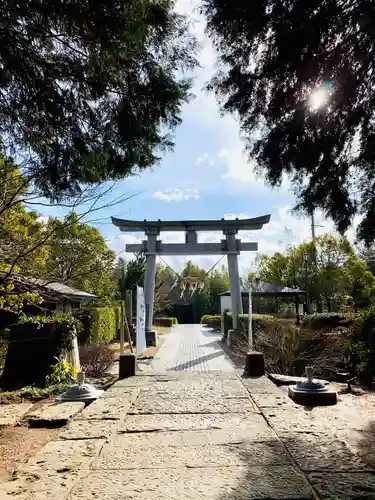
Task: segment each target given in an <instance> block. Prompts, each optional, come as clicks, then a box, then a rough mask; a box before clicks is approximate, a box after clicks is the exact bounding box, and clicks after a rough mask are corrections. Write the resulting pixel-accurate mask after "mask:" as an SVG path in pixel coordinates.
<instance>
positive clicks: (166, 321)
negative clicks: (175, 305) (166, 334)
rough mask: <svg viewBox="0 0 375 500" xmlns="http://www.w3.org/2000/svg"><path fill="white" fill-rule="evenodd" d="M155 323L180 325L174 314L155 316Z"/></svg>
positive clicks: (167, 326)
mask: <svg viewBox="0 0 375 500" xmlns="http://www.w3.org/2000/svg"><path fill="white" fill-rule="evenodd" d="M154 325H155V326H164V327H166V328H170V327H172V326H174V325H178V321H177V318H174V317H172V316H170V317H167V316H165V317H159V318H154Z"/></svg>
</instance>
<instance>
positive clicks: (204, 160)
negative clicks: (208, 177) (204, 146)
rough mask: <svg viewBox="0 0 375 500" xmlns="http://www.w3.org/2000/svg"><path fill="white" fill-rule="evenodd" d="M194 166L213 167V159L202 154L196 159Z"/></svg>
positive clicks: (206, 154)
mask: <svg viewBox="0 0 375 500" xmlns="http://www.w3.org/2000/svg"><path fill="white" fill-rule="evenodd" d="M195 165H209V166H210V167H212V166H214V165H215V158H214V157H213V156H212V155H209V154H208V153H203V154H201V155H199V156H198V157H197V159H196V160H195Z"/></svg>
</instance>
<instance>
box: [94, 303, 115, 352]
mask: <svg viewBox="0 0 375 500" xmlns="http://www.w3.org/2000/svg"><path fill="white" fill-rule="evenodd" d="M116 336H117V330H116V313H115V310H114V308H113V307H95V308H93V309H92V323H91V339H90V340H91V343H92V344H108V343H109V342H111V340H113V339H114V338H115V337H116Z"/></svg>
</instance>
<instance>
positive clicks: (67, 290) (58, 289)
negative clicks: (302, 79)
mask: <svg viewBox="0 0 375 500" xmlns="http://www.w3.org/2000/svg"><path fill="white" fill-rule="evenodd" d="M32 282H33V283H35V284H37V285H39V286H41V287H43V288H46V289H47V290H50V291H51V292H52V293H55V294H57V295H63V296H65V297H67V298H70V299H77V300H96V299H97V298H98V297H97V295H94V294H93V293H88V292H83V291H82V290H77V289H76V288H73V287H71V286H67V285H64V284H63V283H57V282H52V283H51V282H49V281H48V280H42V279H33V280H32Z"/></svg>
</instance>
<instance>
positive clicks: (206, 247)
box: [112, 215, 271, 344]
mask: <svg viewBox="0 0 375 500" xmlns="http://www.w3.org/2000/svg"><path fill="white" fill-rule="evenodd" d="M270 218H271V216H270V215H263V216H262V217H255V218H252V219H233V220H226V219H221V220H191V221H160V220H157V221H147V220H144V221H134V220H125V219H117V218H115V217H112V223H113V224H114V225H115V226H117V227H118V228H119V229H120V230H121V231H123V232H129V233H134V232H144V233H145V234H146V236H147V240H145V241H143V242H142V243H140V244H130V245H126V248H125V250H126V252H132V253H140V252H142V253H144V254H145V255H146V270H145V277H144V296H145V306H146V338H147V340H148V342H149V343H151V344H154V343H155V341H156V334H155V332H154V331H153V330H152V318H153V308H154V294H155V274H156V257H157V255H163V256H164V255H227V256H228V272H229V283H230V295H231V302H232V317H233V328H237V326H238V325H237V316H238V314H241V313H242V298H241V286H240V274H239V269H238V255H239V254H240V252H241V251H242V252H244V251H253V252H256V251H257V250H258V243H255V242H246V243H243V242H242V241H241V240H240V239H237V238H236V235H237V233H238V231H253V230H256V229H262V227H263V225H264V224H267V223H268V222H269V221H270ZM162 231H179V232H185V235H186V237H185V243H162V241H161V240H158V239H157V238H158V236H159V234H160V233H161V232H162ZM197 231H222V232H223V235H224V236H225V239H223V240H221V242H220V243H198V240H197Z"/></svg>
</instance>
